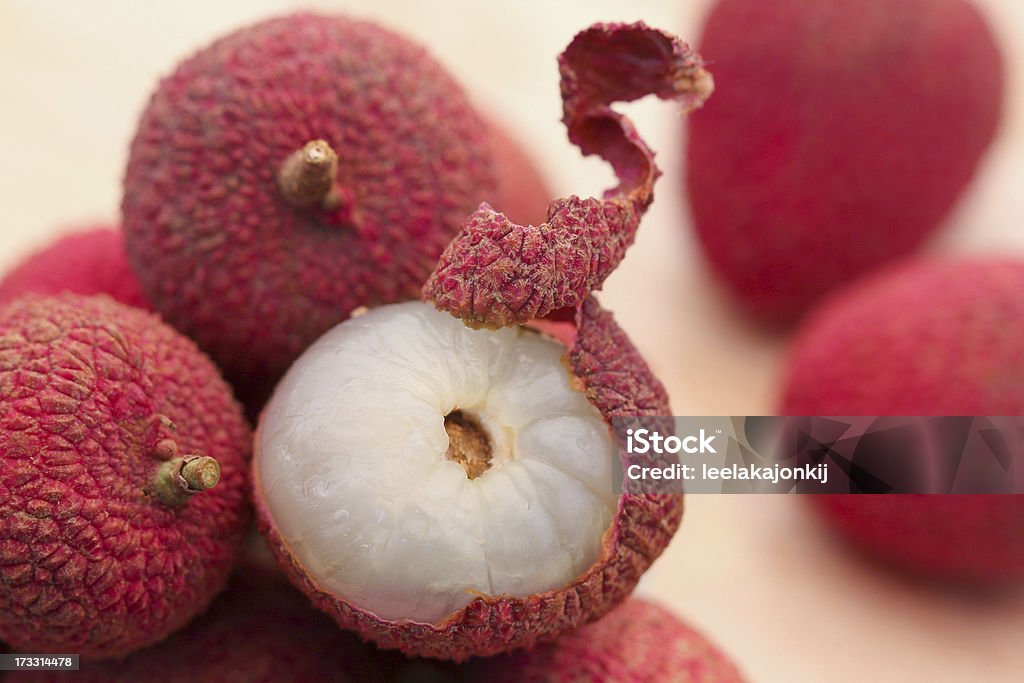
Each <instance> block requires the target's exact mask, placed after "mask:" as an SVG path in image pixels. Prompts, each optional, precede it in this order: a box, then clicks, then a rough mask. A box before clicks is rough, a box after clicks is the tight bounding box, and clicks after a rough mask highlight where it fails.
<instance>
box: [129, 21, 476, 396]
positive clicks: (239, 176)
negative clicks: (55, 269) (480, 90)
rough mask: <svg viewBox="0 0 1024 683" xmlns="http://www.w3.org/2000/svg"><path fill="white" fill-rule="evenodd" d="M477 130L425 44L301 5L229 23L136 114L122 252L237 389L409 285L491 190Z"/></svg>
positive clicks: (266, 379) (267, 378)
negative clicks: (227, 30) (252, 21)
mask: <svg viewBox="0 0 1024 683" xmlns="http://www.w3.org/2000/svg"><path fill="white" fill-rule="evenodd" d="M488 135H489V133H488V130H487V126H486V124H485V123H484V122H483V121H482V120H481V119H480V117H479V116H478V115H477V114H476V113H475V111H474V110H473V109H472V108H471V106H470V105H469V103H468V102H467V100H466V97H465V96H464V95H463V93H462V91H461V90H460V88H459V86H458V85H457V84H456V83H455V81H454V80H453V79H452V78H451V77H450V76H449V75H448V74H447V72H446V71H445V70H444V69H443V68H442V67H441V66H440V65H439V64H438V63H437V62H436V61H435V60H434V59H433V58H432V57H431V56H430V54H429V53H428V52H427V51H426V50H425V49H424V48H423V47H421V46H419V45H417V44H415V43H413V42H411V41H409V40H407V39H405V38H403V37H401V36H399V35H396V34H394V33H391V32H390V31H387V30H385V29H383V28H381V27H379V26H376V25H374V24H371V23H368V22H363V21H356V20H353V19H349V18H345V17H331V16H318V15H313V14H297V15H292V16H286V17H281V18H276V19H272V20H269V21H264V22H262V23H259V24H256V25H254V26H251V27H249V28H245V29H242V30H239V31H237V32H235V33H232V34H231V35H228V36H227V37H224V38H222V39H220V40H218V41H216V42H214V43H213V44H212V45H210V46H208V47H206V48H205V49H203V50H200V51H199V52H198V53H197V54H195V55H194V56H192V57H190V58H189V59H187V60H186V61H184V62H183V63H181V64H180V65H179V66H178V67H177V69H176V70H175V72H174V73H173V74H171V75H170V76H169V77H167V78H166V79H164V80H163V82H161V84H160V86H159V88H158V89H157V91H156V93H155V94H154V95H153V97H152V100H151V101H150V103H149V106H148V107H147V108H146V111H145V112H144V114H143V116H142V119H141V121H140V122H139V127H138V131H137V133H136V136H135V139H134V141H133V143H132V146H131V155H130V159H129V162H128V167H127V171H126V175H125V182H124V198H123V203H122V209H123V213H124V229H125V233H126V241H127V246H128V253H129V256H130V259H131V262H132V265H133V266H134V268H135V270H136V272H137V273H138V275H139V278H140V281H141V283H142V288H143V291H144V292H145V293H146V296H147V297H148V298H149V299H150V301H152V303H153V305H154V306H155V307H156V309H157V310H158V311H160V313H161V314H163V316H164V317H165V318H166V319H167V320H168V321H169V322H170V323H171V324H172V325H174V326H175V327H177V328H178V329H179V330H181V331H183V332H185V333H186V334H187V335H189V336H190V337H192V338H193V339H194V340H196V342H197V343H198V344H199V345H200V347H202V348H203V349H204V350H206V351H207V352H209V353H210V355H211V356H212V357H213V358H214V360H216V361H217V362H218V364H219V365H220V366H221V367H222V368H223V370H224V371H225V374H226V376H227V377H228V378H229V379H230V380H232V381H233V382H235V383H236V385H237V386H239V387H240V394H244V395H247V394H248V393H249V391H248V389H247V387H249V386H252V385H258V389H256V390H255V392H256V393H259V391H260V390H268V389H269V388H270V387H272V383H273V382H274V381H276V379H277V378H278V377H280V375H281V373H283V372H284V370H285V369H286V368H287V367H288V365H289V364H290V363H291V361H292V360H294V359H295V357H296V356H298V355H299V353H301V352H302V350H303V349H305V348H306V346H308V345H309V344H310V343H311V342H312V341H313V340H315V339H316V338H317V337H318V336H320V335H321V334H322V333H323V332H324V331H326V330H327V329H328V328H329V327H331V326H332V325H334V324H335V323H337V322H339V321H341V320H344V319H345V318H346V317H348V315H349V313H350V312H351V311H352V310H353V309H354V308H356V307H358V306H364V305H377V304H382V303H386V302H392V301H400V300H405V299H414V298H416V297H417V296H418V294H419V289H420V287H421V286H422V283H423V280H424V279H425V278H426V276H427V275H428V274H429V273H430V270H431V268H433V266H434V264H435V263H436V261H437V257H438V255H439V254H440V253H441V250H442V249H443V248H444V246H445V245H446V244H447V243H448V241H449V240H450V239H451V237H452V235H453V234H454V233H455V231H456V230H457V229H458V227H459V226H460V225H461V223H462V221H463V219H464V218H465V217H466V215H467V214H469V213H470V212H471V211H472V210H473V209H474V208H475V207H476V205H477V204H478V203H479V202H480V201H481V200H482V199H484V198H485V197H488V196H493V194H494V191H495V187H496V184H495V183H496V179H495V178H496V175H495V169H494V168H493V165H494V164H493V159H492V157H491V153H490V146H489V143H488ZM227 312H230V315H225V313H227Z"/></svg>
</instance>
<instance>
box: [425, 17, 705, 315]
mask: <svg viewBox="0 0 1024 683" xmlns="http://www.w3.org/2000/svg"><path fill="white" fill-rule="evenodd" d="M558 67H559V73H560V75H561V93H562V122H563V123H564V124H565V126H566V129H567V132H568V134H569V140H570V141H571V142H572V143H573V144H575V145H577V146H578V147H579V148H580V151H582V152H583V154H584V155H590V154H596V155H598V156H600V157H601V158H602V159H604V160H605V161H607V162H608V163H609V164H611V166H612V169H613V170H614V171H615V175H616V179H617V180H618V183H619V184H618V185H617V186H616V187H614V188H612V189H610V190H608V191H606V192H605V193H604V195H603V196H602V197H601V198H597V197H587V198H580V197H578V196H576V195H572V196H569V197H562V198H559V199H556V200H554V201H552V202H551V204H550V206H549V207H548V213H547V220H546V221H545V222H544V223H542V224H539V225H519V224H516V223H515V222H514V221H513V220H510V218H509V217H508V216H505V215H503V214H501V213H499V212H497V211H495V210H494V209H493V208H491V206H490V205H488V204H482V205H481V206H480V208H479V209H478V210H477V211H475V212H474V213H473V215H471V216H470V217H469V218H468V219H467V220H466V222H465V224H464V225H463V227H462V230H460V231H459V234H458V235H457V236H456V237H455V238H454V239H453V240H452V242H451V244H449V245H448V247H447V248H445V250H444V253H443V254H441V258H440V261H439V262H438V264H437V267H436V268H435V269H434V272H433V273H431V274H430V278H429V279H428V280H427V282H426V284H425V285H424V287H423V294H424V297H425V298H426V299H428V300H430V301H433V302H434V304H435V305H436V306H437V307H438V308H439V309H441V310H443V311H448V312H449V313H451V314H452V315H454V316H456V317H458V318H461V319H462V320H464V321H465V322H466V323H467V324H469V325H473V326H474V327H501V326H503V325H515V324H520V325H521V324H525V323H527V322H529V321H530V320H533V319H535V318H542V317H545V316H549V315H552V314H555V315H556V316H557V315H562V314H564V313H565V312H566V311H568V316H570V317H571V315H572V311H573V310H574V309H575V308H576V307H578V306H579V305H581V304H582V302H583V301H584V300H586V298H587V297H588V296H589V295H590V293H591V292H592V291H594V290H596V289H600V288H601V285H602V284H603V283H604V280H605V278H607V277H608V275H609V274H610V273H611V272H612V271H613V270H614V269H615V268H616V267H617V266H618V265H619V263H620V262H621V261H622V259H623V258H624V257H625V255H626V250H627V249H628V248H629V247H630V245H632V243H633V240H634V238H635V237H636V231H637V228H638V227H639V225H640V219H641V218H642V217H643V215H644V213H645V212H646V211H647V208H648V207H649V206H650V204H651V202H652V201H653V200H654V181H655V180H657V178H658V176H659V175H660V173H661V171H660V170H659V169H658V167H657V165H656V164H655V163H654V152H653V151H651V149H650V148H649V147H648V146H647V144H646V143H644V141H643V140H642V139H641V138H640V136H639V134H638V133H637V131H636V129H635V128H634V127H633V124H632V122H631V121H630V120H629V119H628V118H626V117H624V116H623V115H622V114H619V113H618V112H616V111H615V110H614V109H612V106H611V105H612V104H614V103H615V102H629V101H632V100H636V99H640V98H642V97H644V96H646V95H655V96H657V97H659V98H661V99H665V100H673V101H676V102H678V103H679V104H681V105H682V107H683V108H684V110H685V111H691V110H693V109H696V108H698V107H700V106H701V105H702V104H703V103H704V101H705V100H706V99H707V98H708V96H710V95H711V92H712V90H713V89H714V83H713V80H712V78H711V74H709V73H708V72H707V70H705V69H704V65H703V61H702V60H701V58H700V56H699V55H698V54H696V53H695V52H693V51H692V50H691V49H690V48H689V47H688V46H687V45H686V43H684V42H683V41H681V40H679V38H677V37H675V36H673V35H671V34H669V33H665V32H664V31H659V30H657V29H654V28H651V27H649V26H647V25H646V24H644V23H643V22H637V23H634V24H594V25H593V26H590V27H588V28H587V29H585V30H583V31H580V32H579V33H578V34H577V35H576V36H575V37H574V38H573V40H572V42H571V43H570V44H569V46H568V47H567V48H566V49H565V51H563V52H562V54H561V55H559V57H558Z"/></svg>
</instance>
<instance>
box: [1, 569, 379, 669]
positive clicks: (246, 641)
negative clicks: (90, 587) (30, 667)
mask: <svg viewBox="0 0 1024 683" xmlns="http://www.w3.org/2000/svg"><path fill="white" fill-rule="evenodd" d="M378 660H380V661H379V662H378ZM387 663H388V660H387V659H386V658H384V657H382V656H381V654H379V653H377V652H376V650H374V649H373V648H372V647H371V646H368V645H365V644H364V643H362V642H360V641H359V640H358V638H357V637H356V636H355V635H354V634H351V633H346V632H344V631H341V630H340V629H339V628H338V627H337V625H336V624H335V623H334V622H333V621H331V619H330V618H329V617H327V616H326V615H324V614H323V613H322V612H319V611H317V610H315V609H314V608H313V607H311V606H310V604H309V601H308V600H307V599H306V598H305V596H303V595H302V594H301V593H299V592H298V591H296V590H295V589H294V588H293V587H292V586H291V585H290V584H289V583H288V582H287V581H286V580H285V579H284V577H281V576H280V575H277V576H275V575H272V574H267V573H266V572H265V571H262V570H259V569H255V570H253V569H251V568H245V569H244V571H239V572H237V573H236V574H235V575H234V576H232V577H231V579H230V581H229V582H228V587H227V589H226V590H225V591H224V593H222V594H221V595H220V596H218V597H217V599H216V600H214V602H213V603H212V604H211V605H210V608H209V610H207V611H206V612H205V613H204V614H202V615H201V616H200V617H198V618H197V619H196V620H195V621H193V622H192V623H190V624H189V625H188V626H186V627H185V628H183V629H182V630H180V631H178V632H177V633H175V634H174V635H173V636H171V637H170V638H168V639H167V640H164V641H163V642H161V643H159V644H157V645H154V646H153V647H150V648H147V649H145V650H141V651H139V652H136V653H134V654H132V655H130V656H129V657H127V658H126V659H124V660H121V661H108V662H90V663H87V664H83V665H82V666H81V668H80V670H78V671H69V672H45V673H44V672H32V673H28V672H22V673H16V674H13V675H12V677H11V679H10V680H11V682H13V683H18V682H20V681H26V682H28V683H31V682H33V681H66V680H67V681H76V682H77V683H139V682H140V681H147V682H148V683H182V682H184V681H189V682H191V683H310V682H322V683H350V682H351V683H361V682H363V681H385V680H388V678H387V677H386V676H387V673H386V670H385V668H384V665H385V664H387ZM9 683H10V682H9Z"/></svg>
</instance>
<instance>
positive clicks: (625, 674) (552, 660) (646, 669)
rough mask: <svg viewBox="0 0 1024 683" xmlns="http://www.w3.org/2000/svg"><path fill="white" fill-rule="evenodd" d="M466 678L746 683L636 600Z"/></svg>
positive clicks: (691, 635)
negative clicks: (592, 621)
mask: <svg viewBox="0 0 1024 683" xmlns="http://www.w3.org/2000/svg"><path fill="white" fill-rule="evenodd" d="M465 674H466V677H467V678H468V679H469V680H470V681H481V682H483V681H486V682H487V683H563V682H565V683H568V682H569V681H571V682H572V683H677V682H679V681H686V682H687V683H743V677H742V676H741V675H740V673H739V671H737V669H736V667H735V665H734V664H732V662H730V661H729V659H728V658H726V656H725V655H724V654H722V652H721V651H720V650H719V649H718V648H717V647H716V646H715V645H713V644H712V643H710V642H709V641H708V640H707V638H705V637H704V636H703V635H701V634H700V633H698V632H697V631H695V630H694V629H693V628H691V627H690V626H687V625H686V624H684V623H683V622H681V621H680V620H679V619H677V618H676V617H675V616H674V615H673V614H672V613H671V612H669V611H668V610H666V609H664V608H663V607H659V606H658V605H655V604H653V603H650V602H646V601H644V600H640V599H637V598H633V599H631V600H628V601H627V602H625V603H624V604H622V605H620V606H619V607H616V608H615V610H614V611H612V612H611V613H610V614H608V616H607V617H605V618H604V619H602V620H601V621H599V622H597V623H595V624H590V625H588V626H584V627H583V628H581V629H579V630H578V631H575V632H573V633H570V634H567V635H565V636H564V637H562V638H560V639H559V640H557V641H555V642H553V643H548V644H545V645H542V646H539V647H536V648H533V649H532V650H516V651H515V652H510V653H508V654H506V655H502V656H500V657H493V658H491V659H483V660H476V661H473V662H471V663H469V664H467V665H466V667H465Z"/></svg>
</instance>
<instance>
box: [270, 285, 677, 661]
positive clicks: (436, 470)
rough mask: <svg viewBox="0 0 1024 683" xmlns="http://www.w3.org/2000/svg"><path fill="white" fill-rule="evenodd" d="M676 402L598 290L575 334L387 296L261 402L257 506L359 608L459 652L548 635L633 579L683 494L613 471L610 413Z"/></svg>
mask: <svg viewBox="0 0 1024 683" xmlns="http://www.w3.org/2000/svg"><path fill="white" fill-rule="evenodd" d="M669 413H670V410H669V407H668V402H667V399H666V397H665V393H664V390H663V389H662V387H661V385H660V384H659V383H658V382H657V380H655V379H654V378H653V377H652V376H651V375H650V371H649V370H648V368H647V367H646V365H645V364H644V363H643V361H642V359H641V358H640V357H639V355H638V354H637V352H636V351H635V349H633V348H632V346H631V345H630V344H629V341H628V339H627V338H626V337H625V335H624V334H623V333H622V332H621V331H620V330H619V329H618V328H617V327H616V326H615V324H614V322H613V321H612V319H611V317H610V316H609V315H608V314H607V313H605V312H603V311H601V310H600V308H599V307H598V306H597V304H596V302H594V301H592V300H591V301H590V302H589V304H588V305H587V306H586V307H585V308H584V310H583V311H582V312H581V319H580V322H579V328H578V337H577V342H576V344H575V345H574V347H573V349H572V350H571V351H568V355H567V349H566V347H565V346H564V345H563V344H560V343H558V342H556V341H554V340H552V339H550V338H547V337H544V336H541V335H540V334H539V333H537V332H533V331H530V330H527V329H524V328H517V327H512V328H505V329H501V330H472V329H470V328H468V327H466V326H465V325H463V324H462V323H461V322H460V321H458V320H457V319H455V318H453V317H451V316H449V315H447V314H445V313H441V312H439V311H437V310H435V309H434V308H433V307H431V306H430V305H428V304H425V303H419V302H409V303H404V304H392V305H390V306H384V307H381V308H377V309H374V310H372V311H370V312H368V313H365V314H364V315H361V316H358V317H356V318H353V319H351V320H349V321H346V322H344V323H342V324H341V325H339V326H337V327H335V328H334V329H333V330H331V331H330V332H329V333H328V334H327V335H325V336H324V337H322V338H321V339H320V340H318V341H317V342H316V343H315V344H314V345H313V346H311V347H310V348H309V349H308V350H307V351H306V352H305V353H304V354H303V355H302V356H301V357H300V358H299V360H297V361H296V362H295V364H294V365H293V366H292V368H291V369H290V370H289V371H288V373H287V374H286V375H285V378H284V379H283V380H282V382H281V384H280V385H278V387H277V389H276V390H275V392H274V396H273V398H272V399H271V400H270V402H269V403H268V405H267V407H266V409H265V410H264V412H263V415H262V417H261V420H260V426H259V429H258V431H257V437H256V445H255V451H256V455H255V460H254V485H255V499H256V505H257V513H258V518H259V520H260V523H261V528H262V529H263V530H264V531H265V533H266V534H267V536H268V538H269V540H270V545H271V548H272V549H273V551H274V552H275V554H276V555H277V556H278V559H279V561H281V562H282V563H283V564H284V566H285V568H286V570H287V571H288V572H289V574H290V575H291V576H292V578H293V579H294V580H295V581H296V583H298V584H299V585H301V586H302V587H303V589H304V590H305V591H306V592H307V593H309V594H310V596H311V597H312V598H313V600H314V602H315V603H316V604H317V605H318V606H320V607H321V608H322V609H324V610H326V611H327V612H329V613H330V614H332V615H333V616H334V617H335V618H336V619H337V620H338V621H339V622H340V623H341V624H342V625H343V626H345V627H348V628H353V629H356V630H358V631H359V632H360V633H362V634H363V635H364V636H367V637H370V638H372V639H374V640H375V641H377V642H378V643H379V644H381V645H383V646H385V647H392V648H400V649H402V650H403V651H404V652H406V653H409V654H417V655H426V656H432V657H439V658H449V659H455V660H461V659H465V658H466V657H468V656H471V655H489V654H493V653H495V652H500V651H503V650H507V649H509V648H513V647H518V646H523V645H529V644H531V643H533V642H535V641H538V640H547V639H550V638H552V637H554V636H556V635H558V634H559V633H561V632H563V631H565V630H568V629H571V628H573V627H575V626H577V625H579V624H582V623H585V622H587V621H591V620H593V619H596V618H598V617H600V616H601V615H603V614H604V613H605V612H606V611H608V610H609V609H611V607H613V606H614V605H615V604H616V603H617V602H619V601H621V600H622V599H623V598H624V597H625V596H626V595H628V593H629V592H630V591H631V590H632V588H633V586H634V585H635V584H636V581H637V580H638V579H639V577H640V574H641V573H642V572H643V571H644V570H645V569H646V568H647V566H648V565H649V564H650V563H651V561H653V560H654V559H655V557H657V555H658V554H660V552H661V550H662V548H663V547H664V546H665V544H667V542H668V540H669V539H670V538H671V536H672V534H673V532H674V531H675V529H676V527H677V526H678V524H679V518H680V514H681V511H682V505H681V498H680V496H677V495H623V496H622V497H621V498H616V496H615V495H614V490H613V483H612V476H613V467H618V466H619V464H618V451H617V448H616V446H615V444H614V442H613V440H612V435H611V433H610V430H609V428H608V425H607V424H606V420H607V418H608V417H609V416H610V415H611V414H626V415H667V414H669Z"/></svg>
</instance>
